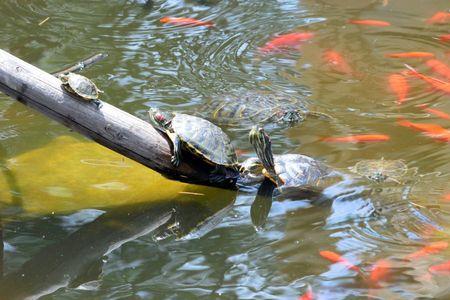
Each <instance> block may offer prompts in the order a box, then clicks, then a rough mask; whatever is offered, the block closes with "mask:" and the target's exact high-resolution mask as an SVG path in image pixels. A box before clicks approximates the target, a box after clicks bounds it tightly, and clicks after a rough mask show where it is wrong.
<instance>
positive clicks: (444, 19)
mask: <svg viewBox="0 0 450 300" xmlns="http://www.w3.org/2000/svg"><path fill="white" fill-rule="evenodd" d="M426 22H427V23H428V24H445V23H449V22H450V13H449V12H446V11H438V12H437V13H435V14H434V15H433V16H432V17H431V18H429V19H427V21H426Z"/></svg>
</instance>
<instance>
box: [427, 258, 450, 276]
mask: <svg viewBox="0 0 450 300" xmlns="http://www.w3.org/2000/svg"><path fill="white" fill-rule="evenodd" d="M428 271H430V273H433V274H445V275H450V260H449V261H447V262H445V263H442V264H439V265H434V266H431V267H429V268H428Z"/></svg>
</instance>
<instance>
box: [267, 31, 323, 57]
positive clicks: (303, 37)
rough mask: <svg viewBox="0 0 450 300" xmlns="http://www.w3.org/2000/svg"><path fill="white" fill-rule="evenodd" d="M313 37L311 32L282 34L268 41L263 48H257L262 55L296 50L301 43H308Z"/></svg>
mask: <svg viewBox="0 0 450 300" xmlns="http://www.w3.org/2000/svg"><path fill="white" fill-rule="evenodd" d="M314 36H315V34H314V33H313V32H294V33H287V34H282V35H279V36H277V37H274V38H273V39H271V40H270V41H268V42H267V43H266V44H265V45H264V46H262V47H260V48H259V52H260V53H262V54H268V53H273V52H278V51H281V50H282V49H286V48H296V47H298V46H300V44H301V43H302V42H305V41H308V40H310V39H312V38H313V37H314Z"/></svg>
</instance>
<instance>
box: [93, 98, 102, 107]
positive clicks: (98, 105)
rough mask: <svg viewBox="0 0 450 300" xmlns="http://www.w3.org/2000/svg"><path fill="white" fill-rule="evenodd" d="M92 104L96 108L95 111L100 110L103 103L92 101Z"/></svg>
mask: <svg viewBox="0 0 450 300" xmlns="http://www.w3.org/2000/svg"><path fill="white" fill-rule="evenodd" d="M93 103H94V104H95V106H96V107H97V109H100V108H102V106H103V103H102V101H100V100H94V101H93Z"/></svg>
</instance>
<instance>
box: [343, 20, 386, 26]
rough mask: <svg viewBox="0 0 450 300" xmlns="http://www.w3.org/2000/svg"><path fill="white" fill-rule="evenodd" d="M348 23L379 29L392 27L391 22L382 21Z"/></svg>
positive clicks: (352, 21) (353, 21)
mask: <svg viewBox="0 0 450 300" xmlns="http://www.w3.org/2000/svg"><path fill="white" fill-rule="evenodd" d="M348 23H350V24H356V25H367V26H377V27H385V26H390V25H391V23H389V22H385V21H380V20H348Z"/></svg>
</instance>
